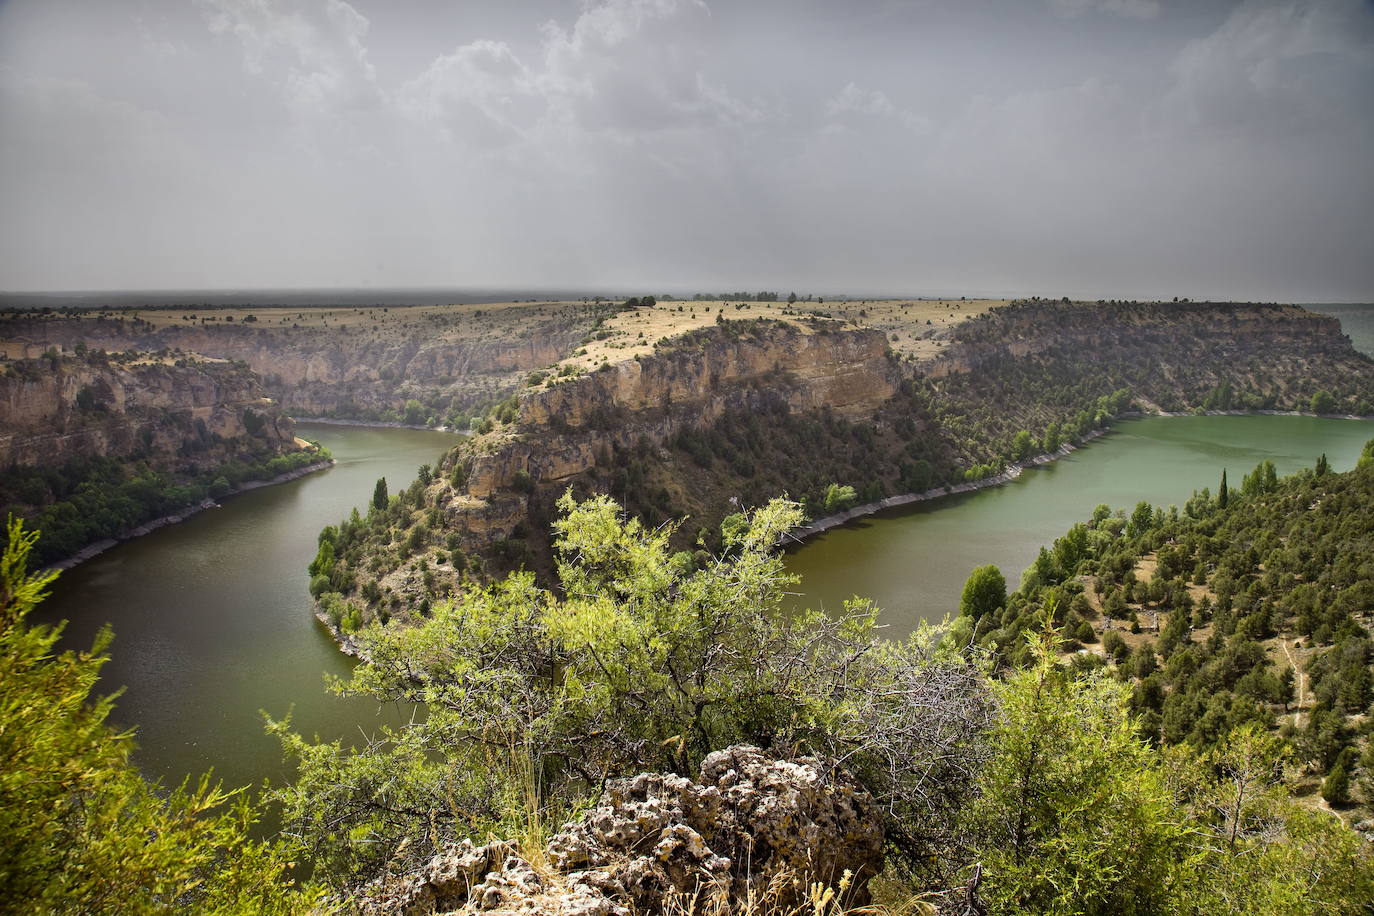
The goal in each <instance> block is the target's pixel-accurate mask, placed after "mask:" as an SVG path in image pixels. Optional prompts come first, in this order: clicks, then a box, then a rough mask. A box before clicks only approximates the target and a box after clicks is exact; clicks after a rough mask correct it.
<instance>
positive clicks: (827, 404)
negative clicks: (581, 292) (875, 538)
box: [445, 322, 900, 547]
mask: <svg viewBox="0 0 1374 916" xmlns="http://www.w3.org/2000/svg"><path fill="white" fill-rule="evenodd" d="M899 378H900V375H899V372H898V369H897V367H896V366H895V364H894V363H893V361H892V360H891V359H890V358H889V355H888V349H887V343H886V339H885V337H884V335H883V334H882V333H881V332H879V331H873V330H868V329H844V328H839V327H829V326H822V327H821V328H818V329H814V330H813V329H804V328H800V327H797V326H794V325H790V324H780V323H776V322H758V323H754V322H750V323H730V324H727V325H726V326H725V327H723V328H714V329H711V330H708V331H703V332H697V333H695V334H692V335H688V336H687V337H684V338H680V339H677V340H675V341H671V342H670V343H669V344H668V345H666V346H664V347H662V348H660V350H659V352H657V353H656V354H655V355H654V356H652V357H645V358H642V359H638V360H629V361H626V362H623V363H619V364H614V365H607V366H604V367H603V368H601V369H599V370H597V371H596V372H593V373H591V374H590V375H587V376H584V377H582V378H579V379H575V380H573V381H570V382H565V383H563V384H560V385H556V386H554V387H552V388H550V389H547V390H544V391H538V392H534V393H531V394H529V395H527V396H526V397H525V398H524V399H522V401H521V405H520V418H519V420H518V422H517V423H516V424H514V426H513V428H511V429H509V430H506V431H503V432H501V433H498V434H495V435H493V436H490V437H486V438H485V439H482V440H479V441H477V442H475V443H474V445H473V447H472V448H471V449H470V451H469V452H468V453H467V454H466V455H464V456H462V457H461V458H460V459H458V460H460V461H462V462H463V463H464V470H465V475H464V476H465V477H466V486H465V487H464V488H461V489H457V490H455V491H453V492H451V493H450V494H449V495H448V498H447V500H446V506H445V509H446V520H447V523H448V526H449V528H450V530H452V531H455V532H457V533H458V534H459V535H460V536H461V537H462V538H463V539H464V541H465V543H466V544H468V545H469V546H473V547H478V546H481V545H482V544H484V543H490V541H491V540H492V539H493V538H501V537H508V536H509V534H510V532H511V531H512V530H513V529H514V527H515V526H516V525H517V524H519V523H520V522H521V521H522V520H523V519H524V517H525V515H526V508H527V504H528V493H529V491H531V490H533V489H542V490H545V491H548V490H561V489H563V488H564V487H566V486H567V485H568V484H569V483H571V482H572V481H573V480H574V479H575V478H577V477H578V476H579V475H582V474H584V473H586V472H587V471H589V470H591V469H592V468H593V467H594V466H595V465H596V464H597V462H598V461H599V460H601V459H603V458H604V457H605V456H606V455H607V454H609V452H610V451H611V450H614V449H617V448H629V447H640V445H641V443H647V444H648V446H649V447H653V446H658V445H661V444H663V443H665V442H666V441H668V440H669V439H670V438H671V437H672V436H674V435H676V434H677V433H679V432H680V431H681V430H683V429H688V428H701V427H704V426H707V425H709V424H710V423H711V422H713V421H714V420H715V419H716V418H718V417H719V416H721V414H722V413H724V412H725V411H727V410H738V409H745V410H748V409H765V408H767V409H779V408H784V409H787V410H797V411H809V410H818V409H821V408H829V409H831V410H833V411H834V412H835V413H837V414H840V415H843V416H849V417H856V418H858V417H864V416H871V414H872V412H873V411H874V410H875V409H877V407H878V406H879V405H881V404H882V403H883V402H885V401H886V400H887V399H888V398H890V397H891V396H892V395H893V393H894V392H895V391H896V386H897V383H898V381H899ZM522 490H523V491H524V492H521V491H522Z"/></svg>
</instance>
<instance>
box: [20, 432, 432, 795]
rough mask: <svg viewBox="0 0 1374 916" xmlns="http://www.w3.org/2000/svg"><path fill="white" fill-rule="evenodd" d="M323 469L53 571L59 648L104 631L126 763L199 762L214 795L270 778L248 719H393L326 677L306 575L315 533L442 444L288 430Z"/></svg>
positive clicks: (326, 642) (106, 683)
mask: <svg viewBox="0 0 1374 916" xmlns="http://www.w3.org/2000/svg"><path fill="white" fill-rule="evenodd" d="M299 431H300V434H301V435H302V436H305V437H307V438H310V439H315V440H318V441H320V442H322V443H324V444H325V445H326V446H328V447H329V448H330V449H331V450H332V451H333V452H334V457H335V458H336V459H337V461H338V464H337V465H336V466H335V467H333V468H330V469H329V470H326V471H321V472H319V473H316V474H312V475H310V476H308V477H303V478H301V479H299V480H294V481H291V482H289V483H285V484H281V485H278V486H274V487H264V488H263V489H260V490H252V491H250V492H247V493H244V494H241V495H239V496H235V497H232V498H230V499H227V500H226V501H225V502H224V505H223V506H222V507H221V508H219V509H211V510H209V511H206V512H202V513H200V514H199V515H196V516H194V517H192V518H190V519H188V520H187V521H185V522H183V523H181V524H179V525H172V526H170V527H167V528H162V529H160V530H158V531H154V532H153V533H152V534H149V535H147V536H146V537H142V538H138V539H136V540H133V541H129V542H127V543H125V544H121V545H120V546H118V547H116V548H114V549H113V550H111V551H109V552H107V553H104V554H102V555H100V556H98V557H96V558H95V559H93V560H90V561H88V562H86V563H84V564H82V565H81V566H78V567H77V568H75V569H72V570H69V571H67V572H65V573H63V574H62V577H61V578H60V579H58V581H57V583H56V584H55V586H54V589H53V595H52V597H51V598H49V599H48V601H47V602H45V604H44V606H43V607H42V608H41V610H42V611H43V615H42V619H43V620H45V621H55V620H60V619H63V618H66V619H69V620H70V621H71V623H70V624H69V625H68V639H67V640H66V644H67V645H69V646H75V647H82V646H89V645H90V642H91V639H92V637H93V636H94V634H95V633H96V631H97V630H98V629H99V628H100V627H101V626H102V625H104V624H105V623H107V622H109V623H111V624H112V625H113V627H114V633H115V641H114V645H113V647H112V648H111V651H110V655H111V659H110V662H109V663H108V664H107V665H106V667H105V670H104V676H103V678H102V681H101V689H102V690H103V691H105V692H108V691H111V690H114V689H116V688H118V687H120V686H123V687H125V691H124V694H123V695H122V696H121V697H120V698H119V701H118V704H117V708H116V711H115V720H116V722H117V723H118V724H120V725H122V726H135V727H137V730H138V743H139V752H138V755H137V761H138V763H139V764H140V766H141V767H142V768H143V769H144V771H145V772H146V773H147V774H148V775H150V776H154V777H157V778H160V779H162V780H163V781H164V782H167V783H177V782H180V780H181V779H182V778H183V777H184V776H186V775H188V774H199V773H201V772H204V771H205V770H207V769H209V768H210V767H213V768H214V770H215V773H216V775H217V776H219V777H220V778H222V779H224V781H225V782H226V784H229V785H242V784H248V783H254V784H256V783H258V782H261V780H262V779H263V778H264V777H273V778H274V779H279V777H280V775H281V772H282V768H281V753H280V750H279V748H278V746H277V743H276V741H275V740H273V739H271V738H269V737H267V736H266V735H265V734H264V733H263V727H262V717H261V716H260V715H259V710H266V711H267V712H269V713H271V714H272V715H274V716H281V715H284V714H285V713H286V712H288V711H289V710H291V709H292V708H293V707H294V710H295V712H294V721H295V724H296V726H297V729H298V730H299V731H301V732H304V733H306V734H315V733H318V734H320V735H321V736H323V737H330V738H333V737H342V738H351V737H356V736H357V735H358V734H359V728H365V729H368V730H372V729H374V728H375V727H376V726H377V725H378V724H379V723H381V722H383V721H391V720H393V719H394V718H396V717H397V716H398V715H399V714H400V713H399V711H398V710H395V709H383V710H378V708H377V704H376V703H373V702H366V701H360V700H348V701H345V700H342V699H339V698H337V697H334V696H331V695H329V694H327V693H326V692H325V690H324V677H325V675H326V674H333V675H347V674H348V672H349V671H350V670H351V668H352V661H351V659H349V658H348V657H346V656H344V655H343V654H341V653H340V652H339V651H338V650H337V649H336V648H335V646H334V643H333V641H332V640H330V638H329V636H328V635H327V634H326V633H325V631H324V630H323V628H322V627H320V625H319V624H318V623H317V622H316V620H315V618H314V617H313V616H312V615H311V613H310V608H311V601H310V594H309V592H308V590H307V586H308V584H309V583H308V577H307V575H306V571H305V570H306V566H308V565H309V563H310V561H311V559H312V558H313V557H314V555H315V537H316V535H317V534H318V533H319V531H320V529H321V528H323V527H324V526H325V525H328V524H333V523H335V522H338V521H339V520H340V519H342V518H344V517H346V516H347V515H348V513H349V511H350V510H351V509H352V508H353V507H354V506H360V507H362V506H365V505H366V503H367V501H368V499H370V498H371V496H372V488H373V485H374V484H375V483H376V480H377V478H378V477H386V478H387V483H388V485H389V487H390V489H391V491H392V492H393V493H394V492H396V491H397V490H399V489H402V488H404V487H406V486H408V485H409V484H410V482H411V481H412V480H414V479H415V473H416V469H417V468H419V466H420V465H421V464H430V463H433V462H434V461H435V460H436V459H437V458H438V457H439V456H440V455H441V454H443V453H444V452H445V451H447V450H448V449H449V448H450V447H451V446H452V445H453V444H454V442H455V441H456V437H455V436H453V435H450V434H447V433H437V432H428V431H419V430H409V429H370V428H363V427H350V426H323V425H311V424H304V423H303V424H300V427H299Z"/></svg>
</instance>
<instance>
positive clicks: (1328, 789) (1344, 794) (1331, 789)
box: [1322, 749, 1351, 805]
mask: <svg viewBox="0 0 1374 916" xmlns="http://www.w3.org/2000/svg"><path fill="white" fill-rule="evenodd" d="M1350 759H1351V753H1350V751H1349V750H1348V749H1347V750H1346V751H1344V752H1342V753H1341V755H1340V756H1339V757H1337V758H1336V765H1335V766H1333V767H1332V768H1331V772H1329V773H1327V774H1326V779H1325V780H1324V781H1323V782H1322V798H1324V799H1326V801H1327V803H1328V804H1332V805H1348V804H1350V766H1349V763H1348V761H1349V760H1350Z"/></svg>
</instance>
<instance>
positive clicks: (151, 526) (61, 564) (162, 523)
mask: <svg viewBox="0 0 1374 916" xmlns="http://www.w3.org/2000/svg"><path fill="white" fill-rule="evenodd" d="M333 466H334V459H333V458H330V459H329V460H328V461H316V462H315V463H314V464H307V465H306V466H305V467H301V468H296V469H295V470H294V471H287V472H286V473H285V474H278V475H277V476H276V477H273V478H271V479H270V480H249V481H245V482H244V483H241V484H239V485H238V486H236V487H234V488H233V489H232V490H230V491H229V492H228V493H226V494H224V496H222V497H220V498H221V499H226V498H228V497H230V496H234V495H236V494H239V493H246V492H248V491H249V490H257V489H261V488H262V487H270V486H274V485H276V484H279V483H286V482H287V481H289V480H296V479H297V478H300V477H304V476H306V475H307V474H313V473H315V472H316V471H323V470H324V469H325V468H328V467H333ZM218 507H219V503H218V502H216V501H215V500H213V499H211V498H210V497H208V496H207V497H206V498H205V499H202V500H201V501H200V502H198V503H193V504H192V505H189V506H187V507H186V508H185V509H182V510H181V511H179V512H173V513H172V514H171V515H164V516H162V517H161V518H155V519H153V520H152V521H148V522H144V523H143V524H141V525H139V526H138V527H137V528H133V529H131V530H130V531H129V532H127V533H126V534H124V535H123V536H121V537H117V538H105V539H104V540H100V541H96V542H95V543H93V544H87V545H86V546H85V547H83V548H81V549H80V550H78V551H77V552H76V553H74V554H72V555H71V556H69V557H67V558H66V559H64V560H59V561H58V562H56V563H53V564H50V565H49V566H48V567H47V568H48V569H59V570H60V569H71V568H72V567H73V566H78V565H80V564H82V563H84V562H86V561H87V560H89V559H91V558H92V557H97V556H99V555H100V554H102V553H104V552H105V551H107V550H109V549H110V548H111V547H114V546H116V545H118V544H122V543H123V542H125V541H132V540H133V539H134V538H139V537H143V535H145V534H151V533H152V532H154V531H156V530H157V529H159V528H166V527H167V526H168V525H175V524H176V523H177V522H184V521H186V519H188V518H190V517H191V516H193V515H196V514H197V513H200V512H204V511H205V510H206V509H216V508H218Z"/></svg>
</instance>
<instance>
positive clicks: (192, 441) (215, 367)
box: [0, 358, 295, 468]
mask: <svg viewBox="0 0 1374 916" xmlns="http://www.w3.org/2000/svg"><path fill="white" fill-rule="evenodd" d="M250 427H251V428H250ZM234 440H239V441H243V442H251V443H252V444H253V450H254V451H263V450H268V451H282V450H293V449H294V448H295V446H294V441H295V432H294V425H293V424H292V422H291V419H290V418H289V417H286V416H284V415H283V414H282V413H281V411H280V409H279V408H278V407H277V406H276V405H275V404H274V403H273V402H272V401H271V400H269V399H267V398H265V397H263V394H262V389H261V386H260V384H259V381H258V379H257V377H256V376H255V375H254V374H253V373H252V372H251V371H250V370H249V369H247V368H246V367H244V366H241V365H234V364H231V363H214V362H195V363H189V364H182V365H172V364H168V363H163V362H136V363H131V364H120V363H114V362H108V361H106V362H98V361H88V360H82V359H76V358H60V359H55V360H49V359H35V360H25V361H21V362H18V363H12V364H10V365H9V366H8V367H7V368H6V369H5V371H4V373H3V375H0V468H8V467H15V466H21V467H23V466H27V467H33V466H38V465H47V466H56V465H60V464H63V463H65V462H67V461H70V460H72V459H75V458H87V457H106V458H123V457H127V456H130V455H133V454H135V453H137V454H139V455H140V456H142V457H146V458H149V459H151V460H153V461H154V462H155V463H163V464H168V465H170V464H173V463H176V464H185V465H191V466H208V465H211V464H214V463H215V462H217V461H222V460H223V459H224V457H225V455H224V449H223V448H214V447H212V446H214V445H215V444H223V443H232V442H233V441H234Z"/></svg>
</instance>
